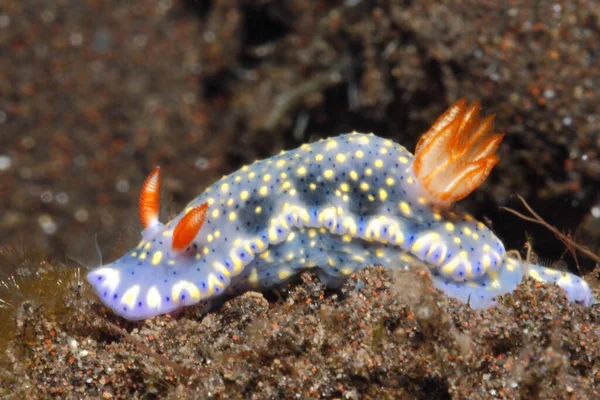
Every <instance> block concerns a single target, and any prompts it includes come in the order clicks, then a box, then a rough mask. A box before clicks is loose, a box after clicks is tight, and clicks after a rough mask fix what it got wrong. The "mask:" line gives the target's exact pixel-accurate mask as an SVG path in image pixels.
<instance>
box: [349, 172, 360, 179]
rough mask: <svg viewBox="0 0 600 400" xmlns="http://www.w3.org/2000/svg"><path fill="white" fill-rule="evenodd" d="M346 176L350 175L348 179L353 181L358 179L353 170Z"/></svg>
mask: <svg viewBox="0 0 600 400" xmlns="http://www.w3.org/2000/svg"><path fill="white" fill-rule="evenodd" d="M348 175H350V178H352V180H354V181H355V180H357V179H358V174H357V173H356V171H355V170H352V171H350V173H349V174H348Z"/></svg>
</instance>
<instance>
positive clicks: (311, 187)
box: [308, 182, 317, 190]
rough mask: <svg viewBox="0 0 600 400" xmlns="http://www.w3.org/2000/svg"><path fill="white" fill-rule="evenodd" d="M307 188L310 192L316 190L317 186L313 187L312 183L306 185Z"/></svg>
mask: <svg viewBox="0 0 600 400" xmlns="http://www.w3.org/2000/svg"><path fill="white" fill-rule="evenodd" d="M308 187H309V188H310V190H317V185H315V184H314V183H312V182H311V183H310V184H309V185H308Z"/></svg>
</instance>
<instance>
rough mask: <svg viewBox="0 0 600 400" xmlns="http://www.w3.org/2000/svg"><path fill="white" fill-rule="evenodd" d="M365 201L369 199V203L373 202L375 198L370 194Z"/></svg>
mask: <svg viewBox="0 0 600 400" xmlns="http://www.w3.org/2000/svg"><path fill="white" fill-rule="evenodd" d="M367 199H369V201H375V197H373V195H372V194H370V195H368V196H367Z"/></svg>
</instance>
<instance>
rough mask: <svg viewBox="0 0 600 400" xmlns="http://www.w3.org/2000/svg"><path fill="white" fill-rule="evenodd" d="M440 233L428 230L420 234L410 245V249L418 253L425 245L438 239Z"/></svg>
mask: <svg viewBox="0 0 600 400" xmlns="http://www.w3.org/2000/svg"><path fill="white" fill-rule="evenodd" d="M439 238H440V235H439V234H438V233H437V232H429V233H426V234H424V235H422V236H420V237H419V238H418V239H417V240H415V242H414V243H413V245H412V247H411V251H412V252H414V253H418V252H420V251H421V250H423V248H424V247H425V246H427V245H430V246H433V245H435V244H437V242H438V241H439Z"/></svg>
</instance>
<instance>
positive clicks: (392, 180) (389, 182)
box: [385, 178, 395, 186]
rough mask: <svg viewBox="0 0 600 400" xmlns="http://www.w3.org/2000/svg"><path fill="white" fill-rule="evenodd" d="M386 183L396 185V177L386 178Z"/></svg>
mask: <svg viewBox="0 0 600 400" xmlns="http://www.w3.org/2000/svg"><path fill="white" fill-rule="evenodd" d="M385 183H386V184H387V185H388V186H393V185H394V183H395V182H394V178H386V180H385Z"/></svg>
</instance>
